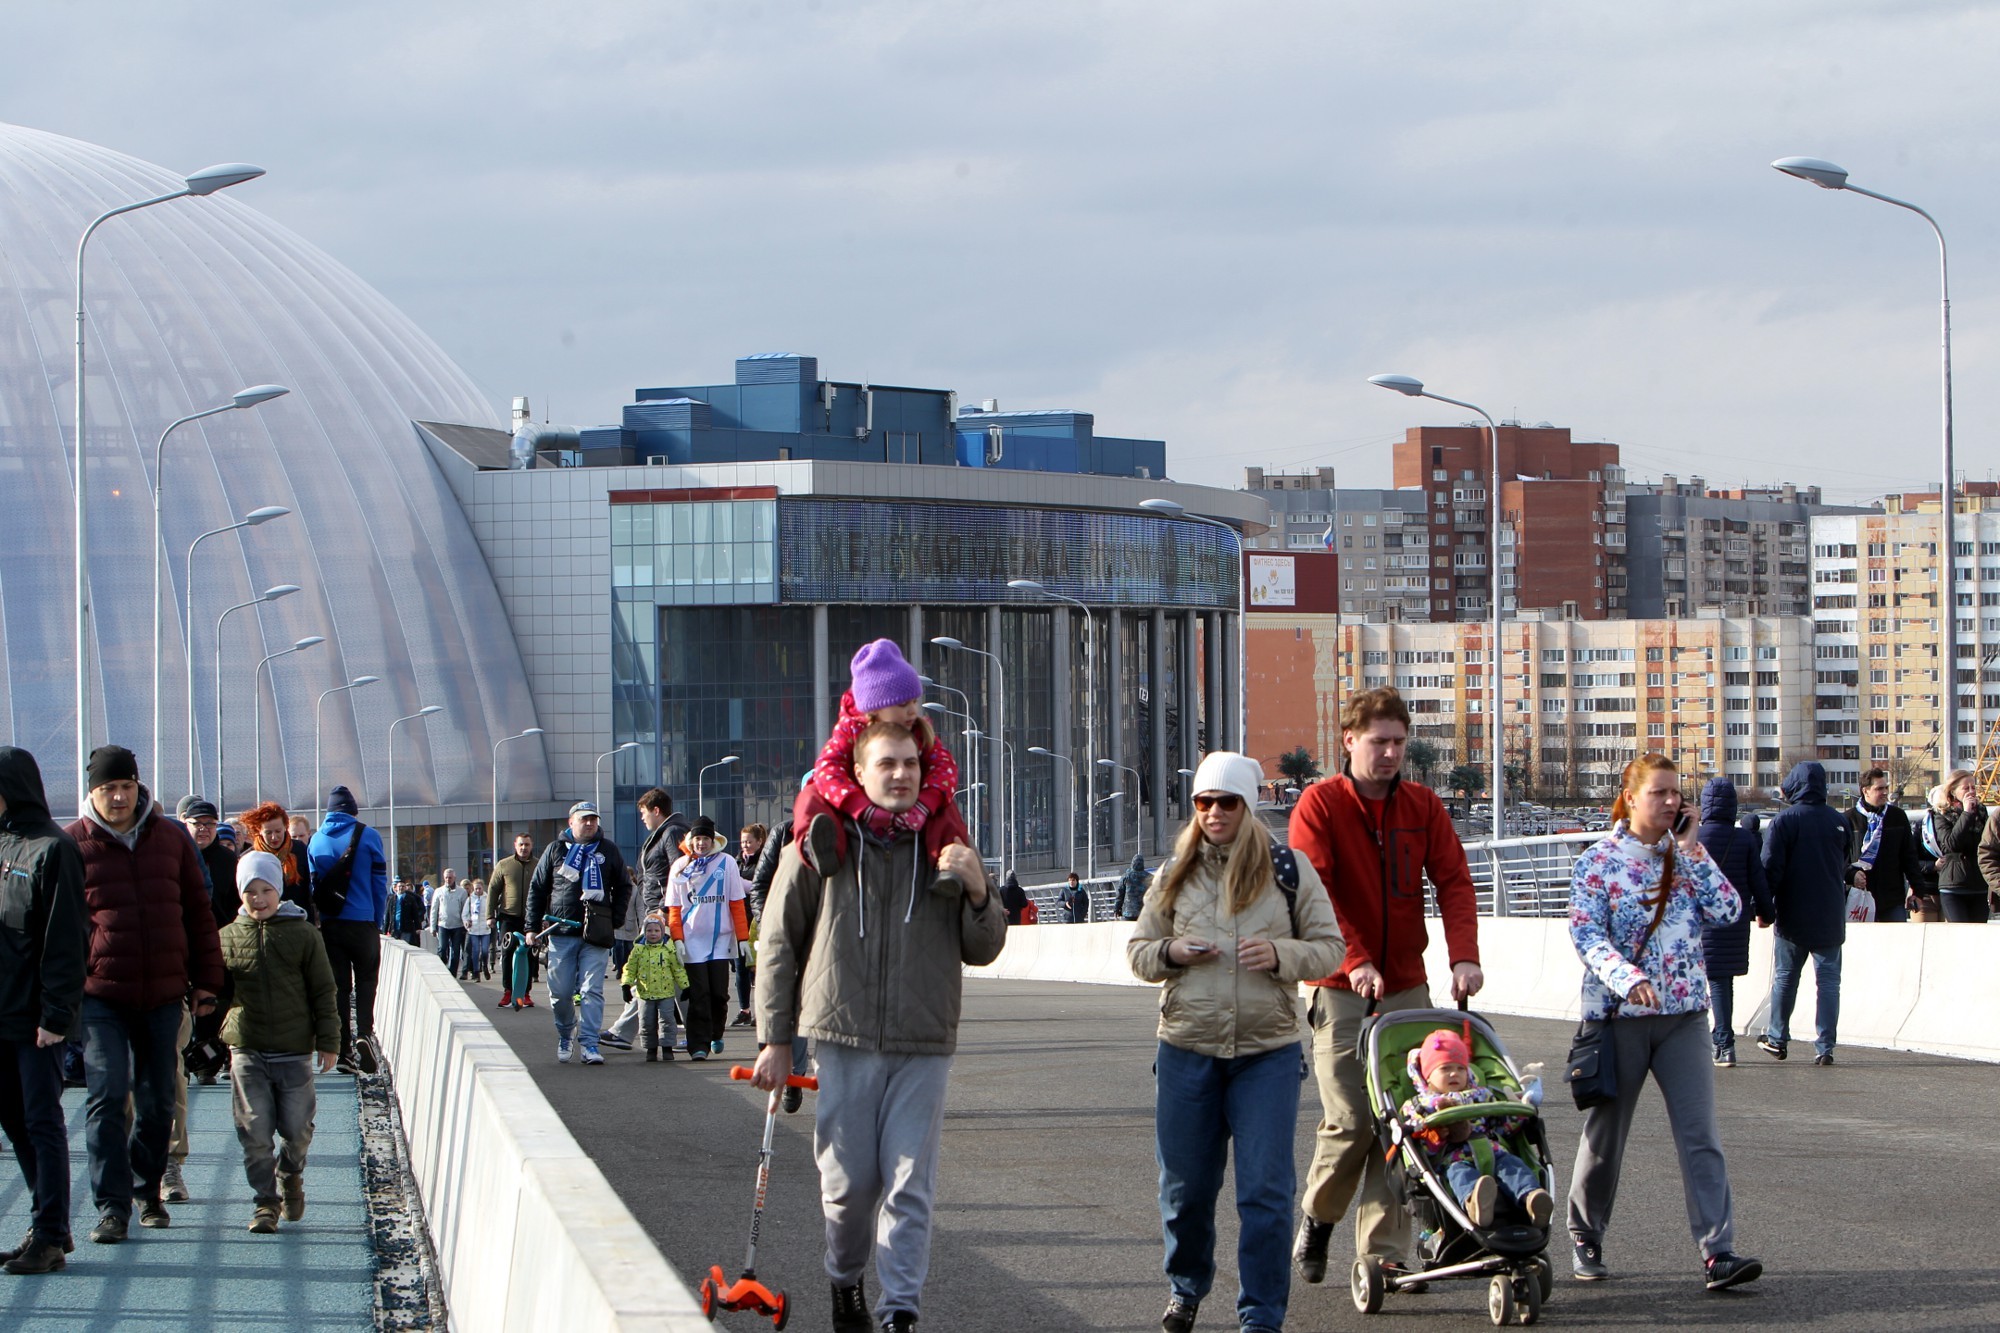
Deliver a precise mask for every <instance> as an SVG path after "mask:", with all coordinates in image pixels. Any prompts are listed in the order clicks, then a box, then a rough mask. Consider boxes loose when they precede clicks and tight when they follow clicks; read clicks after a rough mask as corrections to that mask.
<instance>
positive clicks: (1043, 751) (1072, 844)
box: [1028, 745, 1076, 870]
mask: <svg viewBox="0 0 2000 1333" xmlns="http://www.w3.org/2000/svg"><path fill="white" fill-rule="evenodd" d="M1028 753H1029V754H1038V755H1040V756H1042V757H1043V758H1044V759H1053V760H1055V761H1056V762H1057V763H1059V764H1062V765H1064V766H1066V767H1067V768H1068V769H1069V804H1068V805H1066V806H1064V807H1063V808H1064V809H1065V810H1067V811H1068V812H1069V856H1068V858H1067V859H1068V861H1069V868H1070V869H1071V870H1075V869H1076V764H1075V762H1074V761H1073V760H1071V759H1070V757H1069V756H1068V755H1066V754H1057V753H1056V752H1055V751H1054V750H1051V749H1049V748H1048V747H1047V746H1046V745H1030V746H1029V747H1028Z"/></svg>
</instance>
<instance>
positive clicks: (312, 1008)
mask: <svg viewBox="0 0 2000 1333" xmlns="http://www.w3.org/2000/svg"><path fill="white" fill-rule="evenodd" d="M284 882H285V871H284V867H283V866H281V865H280V864H279V863H278V858H277V857H275V856H272V855H271V854H270V853H268V852H251V853H250V854H248V855H247V856H245V857H244V858H243V859H242V860H240V861H238V862H237V863H236V891H237V893H239V894H240V895H241V896H242V898H243V907H242V910H241V911H239V912H238V913H237V917H236V919H235V920H234V921H232V922H230V923H229V924H228V925H227V926H224V927H223V928H222V961H223V963H224V964H225V965H226V966H227V967H228V969H229V976H230V979H231V981H233V982H234V983H235V987H236V995H235V1007H234V1008H232V1009H231V1010H230V1011H229V1017H228V1018H227V1019H226V1020H224V1022H223V1024H222V1039H223V1041H225V1042H227V1043H228V1044H229V1047H230V1058H229V1081H230V1086H231V1087H232V1089H233V1090H234V1091H233V1092H232V1094H231V1096H232V1098H233V1100H234V1103H235V1118H236V1138H237V1141H238V1142H240V1143H241V1144H242V1145H243V1173H244V1174H245V1175H247V1176H248V1177H249V1178H250V1188H251V1190H252V1191H253V1192H254V1193H255V1195H256V1200H257V1204H256V1211H255V1212H254V1213H253V1214H252V1215H251V1218H250V1230H252V1231H254V1232H256V1233H257V1234H258V1235H263V1236H268V1235H270V1234H271V1233H272V1232H274V1231H276V1230H277V1229H278V1212H279V1205H280V1202H281V1200H282V1203H283V1210H284V1215H285V1220H286V1221H287V1222H296V1221H298V1220H299V1219H300V1218H302V1217H304V1216H305V1213H306V1189H305V1169H306V1149H307V1148H308V1147H309V1146H311V1144H312V1136H313V1110H314V1106H315V1104H316V1098H315V1096H314V1094H313V1062H314V1053H315V1052H317V1053H318V1064H319V1072H320V1073H322V1074H325V1073H329V1072H331V1071H332V1069H333V1060H334V1055H335V1053H336V1052H337V1051H338V1050H339V1049H340V1020H339V1016H338V1015H337V1013H336V1012H335V1009H334V990H333V967H332V965H331V964H330V963H328V962H327V958H326V945H325V944H323V943H322V942H321V941H320V937H319V931H317V930H315V929H314V928H313V925H312V923H311V922H309V921H308V920H306V914H305V911H304V910H303V909H302V908H300V907H299V906H298V905H297V904H296V903H291V902H287V901H285V899H284V897H283V889H282V886H283V884H284ZM277 1138H283V1139H284V1141H285V1143H284V1147H283V1149H282V1150H280V1151H279V1152H277V1153H273V1151H272V1145H273V1141H274V1139H277Z"/></svg>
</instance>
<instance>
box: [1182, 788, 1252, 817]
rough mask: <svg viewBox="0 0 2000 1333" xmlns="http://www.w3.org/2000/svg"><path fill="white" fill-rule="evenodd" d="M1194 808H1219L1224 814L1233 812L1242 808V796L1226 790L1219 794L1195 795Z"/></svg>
mask: <svg viewBox="0 0 2000 1333" xmlns="http://www.w3.org/2000/svg"><path fill="white" fill-rule="evenodd" d="M1194 808H1195V809H1197V810H1220V811H1222V812H1223V813H1224V814H1234V813H1235V812H1236V811H1238V810H1241V809H1242V808H1243V798H1242V797H1241V796H1235V795H1231V794H1229V793H1226V792H1225V793H1224V794H1222V795H1220V796H1197V797H1195V798H1194Z"/></svg>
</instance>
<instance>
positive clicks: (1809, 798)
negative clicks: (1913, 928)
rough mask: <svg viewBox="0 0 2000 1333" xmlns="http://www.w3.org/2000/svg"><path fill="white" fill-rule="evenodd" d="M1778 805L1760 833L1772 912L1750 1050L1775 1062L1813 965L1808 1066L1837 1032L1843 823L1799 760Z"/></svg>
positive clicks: (1829, 1057) (1819, 773)
mask: <svg viewBox="0 0 2000 1333" xmlns="http://www.w3.org/2000/svg"><path fill="white" fill-rule="evenodd" d="M1784 791H1785V799H1786V800H1787V801H1789V802H1791V804H1790V805H1788V806H1787V807H1786V808H1785V809H1783V810H1780V811H1779V812H1778V813H1777V815H1776V817H1774V818H1773V819H1772V820H1771V822H1770V824H1769V826H1768V827H1766V828H1765V830H1764V878H1765V880H1766V881H1767V882H1768V883H1769V884H1770V886H1771V899H1772V902H1773V903H1774V904H1775V905H1776V907H1777V916H1778V923H1777V939H1776V940H1775V941H1774V942H1773V945H1772V958H1771V963H1772V966H1771V1016H1770V1025H1769V1027H1768V1028H1767V1029H1766V1030H1765V1032H1764V1036H1763V1038H1762V1040H1760V1041H1759V1042H1758V1043H1757V1048H1758V1049H1759V1050H1761V1051H1763V1052H1764V1053H1765V1054H1767V1055H1770V1056H1772V1057H1773V1058H1775V1059H1779V1060H1782V1059H1784V1058H1785V1055H1786V1047H1787V1045H1788V1044H1789V1043H1790V1040H1791V1025H1792V1006H1793V1005H1794V1004H1796V1003H1798V998H1799V974H1800V973H1801V972H1803V971H1804V970H1805V965H1806V958H1807V956H1808V955H1810V956H1811V958H1812V962H1813V983H1814V985H1815V986H1816V988H1817V989H1818V992H1819V999H1818V1003H1817V1013H1816V1014H1815V1015H1814V1017H1815V1019H1816V1020H1817V1029H1818V1030H1817V1032H1816V1034H1815V1036H1814V1039H1813V1051H1814V1055H1813V1063H1814V1064H1816V1065H1830V1064H1832V1063H1833V1043H1834V1038H1835V1035H1836V1032H1837V1030H1838V1028H1839V1026H1840V948H1841V945H1843V944H1845V943H1846V942H1847V883H1846V876H1847V865H1848V860H1847V852H1848V831H1847V820H1846V818H1845V817H1844V816H1842V815H1841V814H1840V813H1839V812H1838V811H1836V810H1834V809H1833V808H1832V807H1831V806H1829V805H1828V804H1827V803H1826V770H1825V769H1824V768H1822V767H1820V765H1818V764H1816V763H1813V762H1812V761H1810V760H1807V761H1806V762H1804V763H1801V764H1799V765H1798V766H1797V767H1795V768H1794V769H1792V771H1791V773H1790V774H1789V775H1788V776H1787V777H1786V778H1785V788H1784Z"/></svg>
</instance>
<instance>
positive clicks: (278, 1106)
mask: <svg viewBox="0 0 2000 1333" xmlns="http://www.w3.org/2000/svg"><path fill="white" fill-rule="evenodd" d="M229 1086H230V1098H231V1102H232V1104H233V1109H234V1113H235V1118H236V1140H237V1142H239V1143H241V1144H242V1145H243V1174H244V1175H245V1176H248V1177H249V1178H250V1192H251V1193H252V1194H253V1195H255V1196H256V1198H257V1202H258V1203H259V1204H269V1205H272V1206H276V1205H277V1203H278V1199H279V1196H278V1177H279V1176H297V1175H303V1174H305V1169H306V1149H307V1148H309V1147H311V1146H312V1137H313V1110H314V1108H315V1106H316V1105H317V1102H318V1098H317V1096H316V1095H315V1094H314V1091H313V1058H312V1057H311V1056H310V1055H301V1056H287V1057H284V1058H280V1059H275V1060H274V1059H271V1058H269V1057H267V1056H264V1055H260V1054H259V1053H257V1052H256V1051H232V1052H230V1056H229ZM278 1138H282V1139H283V1140H284V1141H285V1146H284V1147H283V1148H282V1149H280V1150H278V1151H276V1152H273V1151H272V1142H273V1140H274V1139H278Z"/></svg>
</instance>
